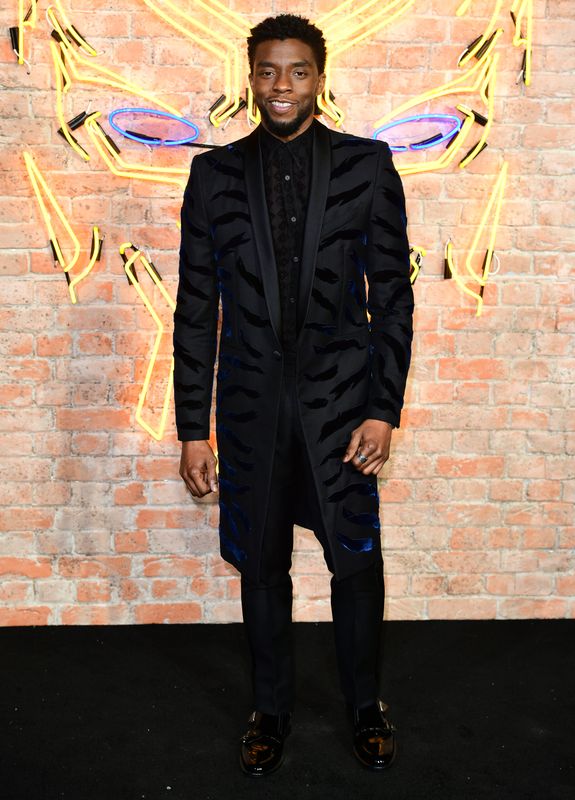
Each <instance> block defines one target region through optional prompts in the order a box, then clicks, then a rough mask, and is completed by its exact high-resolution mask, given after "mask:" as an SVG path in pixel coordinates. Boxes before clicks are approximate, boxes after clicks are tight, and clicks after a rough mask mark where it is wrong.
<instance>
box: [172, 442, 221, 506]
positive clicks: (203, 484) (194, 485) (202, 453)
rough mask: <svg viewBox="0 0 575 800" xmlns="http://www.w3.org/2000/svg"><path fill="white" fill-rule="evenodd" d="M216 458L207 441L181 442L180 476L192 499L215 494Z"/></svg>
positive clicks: (216, 478) (216, 485)
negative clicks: (211, 493) (210, 493)
mask: <svg viewBox="0 0 575 800" xmlns="http://www.w3.org/2000/svg"><path fill="white" fill-rule="evenodd" d="M216 463H217V458H216V457H215V455H214V451H213V450H212V448H211V447H210V444H209V442H208V441H207V440H203V439H202V440H200V441H196V442H182V457H181V458H180V475H181V477H182V478H183V480H184V483H185V484H186V486H187V487H188V489H189V490H190V492H191V494H192V495H193V496H194V497H203V496H204V495H206V494H208V492H217V490H218V477H217V475H216Z"/></svg>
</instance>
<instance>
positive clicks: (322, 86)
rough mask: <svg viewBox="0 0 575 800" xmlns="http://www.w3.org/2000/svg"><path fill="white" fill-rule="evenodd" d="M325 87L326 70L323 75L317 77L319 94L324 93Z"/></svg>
mask: <svg viewBox="0 0 575 800" xmlns="http://www.w3.org/2000/svg"><path fill="white" fill-rule="evenodd" d="M324 89H325V72H322V73H321V75H319V76H318V79H317V92H316V95H318V94H323V90H324Z"/></svg>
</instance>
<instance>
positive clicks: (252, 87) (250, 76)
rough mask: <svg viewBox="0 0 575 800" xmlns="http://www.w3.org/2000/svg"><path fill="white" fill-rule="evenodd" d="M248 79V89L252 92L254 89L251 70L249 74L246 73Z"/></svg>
mask: <svg viewBox="0 0 575 800" xmlns="http://www.w3.org/2000/svg"><path fill="white" fill-rule="evenodd" d="M248 80H249V82H250V89H251V90H252V92H253V90H254V76H253V75H252V73H251V72H250V74H249V75H248Z"/></svg>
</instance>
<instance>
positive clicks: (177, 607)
mask: <svg viewBox="0 0 575 800" xmlns="http://www.w3.org/2000/svg"><path fill="white" fill-rule="evenodd" d="M134 616H135V621H136V622H137V623H138V624H143V625H149V624H150V623H170V624H174V623H191V622H199V621H200V620H201V618H202V606H201V605H200V604H199V603H163V604H160V603H150V604H149V605H136V606H135V607H134Z"/></svg>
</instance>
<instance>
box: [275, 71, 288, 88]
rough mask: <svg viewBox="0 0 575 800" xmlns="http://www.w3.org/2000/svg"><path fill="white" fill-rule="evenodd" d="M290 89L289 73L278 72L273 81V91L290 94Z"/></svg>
mask: <svg viewBox="0 0 575 800" xmlns="http://www.w3.org/2000/svg"><path fill="white" fill-rule="evenodd" d="M291 88H292V83H291V75H290V73H289V71H286V72H278V73H277V76H276V79H275V81H274V91H276V92H290V91H291Z"/></svg>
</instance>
